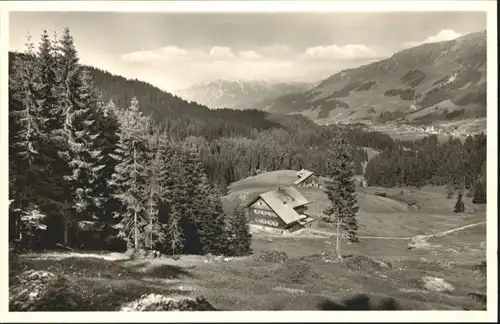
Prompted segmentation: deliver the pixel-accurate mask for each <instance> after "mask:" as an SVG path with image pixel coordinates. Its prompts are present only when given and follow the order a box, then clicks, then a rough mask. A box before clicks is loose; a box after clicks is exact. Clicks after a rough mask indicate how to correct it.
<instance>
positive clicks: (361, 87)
mask: <svg viewBox="0 0 500 324" xmlns="http://www.w3.org/2000/svg"><path fill="white" fill-rule="evenodd" d="M260 108H261V109H263V110H265V111H270V112H281V113H285V112H286V113H302V114H305V115H307V116H308V117H310V118H312V119H314V120H322V121H323V122H325V121H330V122H335V121H346V120H351V121H352V120H366V119H368V120H372V121H375V122H385V121H389V120H397V119H401V120H405V121H415V122H426V121H428V120H460V119H466V118H475V117H484V116H485V115H486V32H479V33H473V34H469V35H466V36H463V37H460V38H457V39H455V40H451V41H446V42H439V43H431V44H423V45H420V46H417V47H414V48H410V49H406V50H403V51H401V52H398V53H396V54H394V55H393V56H391V57H390V58H388V59H385V60H382V61H379V62H375V63H371V64H368V65H364V66H361V67H358V68H355V69H349V70H344V71H341V72H339V73H337V74H335V75H333V76H331V77H330V78H328V79H326V80H324V81H323V82H321V83H320V84H319V85H318V86H317V87H315V88H313V89H311V90H309V91H306V92H303V93H300V94H290V95H287V96H283V97H280V98H277V99H276V100H274V101H273V102H272V103H269V102H266V103H263V104H262V105H261V106H260Z"/></svg>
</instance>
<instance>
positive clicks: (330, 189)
mask: <svg viewBox="0 0 500 324" xmlns="http://www.w3.org/2000/svg"><path fill="white" fill-rule="evenodd" d="M334 144H335V145H334V146H333V147H332V149H331V151H330V153H331V155H330V160H329V164H330V165H329V172H328V176H329V178H330V179H329V181H328V183H327V185H326V188H325V193H326V194H327V196H328V199H329V201H330V205H329V206H328V207H327V208H326V209H325V210H324V211H323V214H324V215H325V216H326V217H325V220H326V221H327V222H331V223H334V224H335V225H336V228H337V240H336V253H337V257H338V258H342V255H341V239H342V236H344V235H345V236H347V239H348V240H349V241H351V242H358V237H357V231H358V221H357V218H356V213H357V212H358V209H359V207H358V206H357V198H356V194H355V185H354V180H353V167H352V159H351V150H350V148H349V144H348V142H347V140H346V139H345V137H344V136H343V134H340V137H339V138H338V139H336V140H335V143H334Z"/></svg>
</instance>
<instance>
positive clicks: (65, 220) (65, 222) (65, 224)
mask: <svg viewBox="0 0 500 324" xmlns="http://www.w3.org/2000/svg"><path fill="white" fill-rule="evenodd" d="M63 227H64V236H63V245H64V246H68V236H69V235H68V232H69V220H68V216H67V215H66V216H64V217H63Z"/></svg>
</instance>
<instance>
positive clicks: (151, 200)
mask: <svg viewBox="0 0 500 324" xmlns="http://www.w3.org/2000/svg"><path fill="white" fill-rule="evenodd" d="M149 249H150V250H151V251H152V250H153V195H152V194H151V196H150V197H149Z"/></svg>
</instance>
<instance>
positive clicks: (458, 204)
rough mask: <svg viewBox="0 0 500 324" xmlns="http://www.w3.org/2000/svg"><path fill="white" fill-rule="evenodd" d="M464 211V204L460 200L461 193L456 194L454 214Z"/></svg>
mask: <svg viewBox="0 0 500 324" xmlns="http://www.w3.org/2000/svg"><path fill="white" fill-rule="evenodd" d="M464 210H465V205H464V202H463V200H462V191H459V192H458V196H457V202H456V203H455V209H454V211H455V213H463V212H464Z"/></svg>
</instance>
